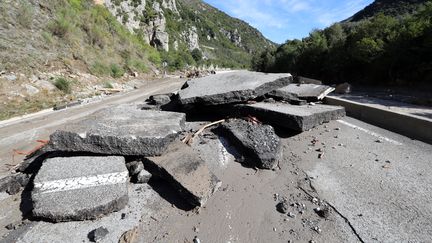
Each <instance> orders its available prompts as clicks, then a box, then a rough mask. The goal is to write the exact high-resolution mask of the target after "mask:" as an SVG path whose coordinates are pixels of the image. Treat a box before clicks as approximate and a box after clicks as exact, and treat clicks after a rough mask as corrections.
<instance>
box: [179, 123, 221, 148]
mask: <svg viewBox="0 0 432 243" xmlns="http://www.w3.org/2000/svg"><path fill="white" fill-rule="evenodd" d="M223 122H225V119H224V120H219V121H216V122H212V123H210V124H207V125H205V126H203V127H201V128H200V129H199V130H198V131H197V132H195V133H194V134H192V135H188V136H186V137H185V138H184V139H183V140H182V142H183V143H185V144H187V145H191V144H192V142H193V140H194V138H196V137H197V136H199V135H200V134H201V133H202V132H204V130H205V129H207V128H209V127H212V126H215V125H218V124H221V123H223Z"/></svg>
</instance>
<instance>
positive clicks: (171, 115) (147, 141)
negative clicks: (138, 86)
mask: <svg viewBox="0 0 432 243" xmlns="http://www.w3.org/2000/svg"><path fill="white" fill-rule="evenodd" d="M332 91H333V89H332V88H330V87H328V86H324V85H317V84H293V78H292V76H291V75H290V74H264V73H256V72H248V71H236V72H229V73H225V74H220V75H212V76H207V77H203V78H198V79H194V80H189V81H188V82H186V83H185V85H183V87H182V89H181V90H179V91H178V93H175V94H160V95H153V96H152V97H150V99H149V100H147V102H146V104H126V105H120V106H115V107H110V108H106V109H104V110H101V111H98V112H96V113H93V114H92V115H90V116H88V117H87V118H86V119H84V120H81V121H78V122H75V123H72V124H69V125H67V126H65V127H64V129H62V130H59V131H56V132H54V133H53V134H52V135H51V137H50V140H49V142H48V143H47V144H46V146H44V147H43V148H41V149H40V150H38V151H36V152H35V153H33V154H32V155H30V156H28V158H26V160H25V161H24V162H23V163H22V164H21V166H20V167H19V168H18V171H20V172H21V173H23V174H25V175H27V174H30V175H32V177H31V180H30V184H31V185H32V187H30V188H31V190H32V191H31V199H32V203H33V210H32V215H33V217H35V218H36V219H42V220H47V221H51V222H59V221H76V220H92V219H96V218H100V217H103V216H104V215H107V214H110V213H112V212H115V211H118V210H121V209H122V208H124V207H125V206H126V205H127V204H128V185H129V183H147V182H148V181H149V180H150V179H151V178H153V177H155V178H159V179H162V180H165V181H166V182H167V183H168V184H169V185H171V186H172V188H173V189H174V190H176V191H177V192H178V194H179V195H180V196H181V197H183V198H184V199H185V200H186V201H187V202H188V203H189V204H190V205H191V206H194V207H202V206H203V205H205V203H206V202H207V201H208V200H209V199H210V197H211V196H212V194H213V193H215V192H216V191H217V190H218V188H219V187H220V186H221V182H220V181H219V179H218V178H217V177H216V176H215V175H214V174H213V173H212V171H211V170H210V169H209V166H208V161H207V159H206V155H204V154H200V152H199V151H196V150H195V149H194V148H193V147H191V146H189V143H190V142H192V140H191V139H189V140H188V139H184V141H183V142H182V141H181V139H182V138H181V137H180V134H185V133H187V131H185V123H186V121H187V118H189V115H190V114H209V113H210V114H212V115H216V116H220V117H223V118H224V119H225V120H222V122H216V123H212V125H214V126H216V128H215V129H213V130H212V132H213V133H214V134H215V137H217V136H220V137H224V138H226V139H228V141H229V142H230V143H232V145H233V146H235V147H236V148H238V150H239V151H240V153H241V154H242V155H243V157H244V158H243V160H242V161H240V162H241V163H243V164H244V165H245V166H247V167H256V168H260V169H269V170H271V169H276V168H277V167H278V165H279V163H283V161H280V160H281V158H282V156H281V154H282V152H281V142H280V138H279V136H278V135H277V132H275V130H277V129H279V128H281V129H290V130H293V131H297V132H302V131H307V130H309V129H311V128H313V127H315V126H317V125H319V124H322V123H325V122H329V121H330V120H333V119H338V118H339V117H342V116H344V115H345V110H344V109H343V108H342V107H336V106H328V105H322V104H315V103H310V102H311V101H314V102H317V101H319V100H321V99H322V98H324V97H325V96H326V95H327V94H328V93H330V92H332ZM205 128H207V127H205ZM205 128H203V129H201V130H199V131H197V132H196V133H195V134H189V137H190V138H193V137H195V136H197V135H199V133H200V132H202V130H204V129H205ZM275 128H276V129H275ZM186 140H187V141H188V142H185V141H186ZM27 177H28V176H27ZM13 182H16V180H13ZM15 184H17V183H15ZM18 184H19V183H18ZM6 189H10V187H7V188H6ZM6 189H5V190H6Z"/></svg>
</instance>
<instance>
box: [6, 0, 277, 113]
mask: <svg viewBox="0 0 432 243" xmlns="http://www.w3.org/2000/svg"><path fill="white" fill-rule="evenodd" d="M273 45H274V44H273V43H272V42H271V41H269V40H267V39H266V38H264V37H263V35H262V34H261V33H260V32H259V31H257V30H256V29H255V28H253V27H251V26H250V25H248V24H247V23H245V22H243V21H241V20H239V19H236V18H232V17H230V16H228V15H227V14H225V13H223V12H221V11H219V10H218V9H216V8H214V7H212V6H210V5H208V4H206V3H204V2H202V1H200V0H55V1H52V0H18V1H15V0H1V1H0V120H2V119H6V118H9V117H12V116H16V115H21V114H25V113H28V112H35V111H38V110H41V109H45V108H50V107H52V106H53V105H54V104H59V103H60V104H63V103H67V102H71V101H74V100H77V99H82V98H88V97H92V96H95V95H99V94H100V93H101V92H103V91H100V90H104V89H106V88H115V89H132V88H133V87H135V86H137V85H138V84H137V83H136V81H139V80H146V79H148V76H154V75H157V74H159V73H160V72H161V70H162V69H168V70H169V71H176V70H184V69H187V68H191V67H203V66H206V67H212V66H213V67H216V66H218V67H231V68H246V67H249V66H250V60H251V58H252V56H253V54H254V53H259V52H261V51H263V50H264V49H265V48H266V47H269V46H273Z"/></svg>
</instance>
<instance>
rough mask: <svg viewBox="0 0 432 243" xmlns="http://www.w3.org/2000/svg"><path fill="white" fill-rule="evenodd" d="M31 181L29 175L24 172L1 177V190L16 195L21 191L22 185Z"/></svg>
mask: <svg viewBox="0 0 432 243" xmlns="http://www.w3.org/2000/svg"><path fill="white" fill-rule="evenodd" d="M28 181H29V176H28V175H26V174H22V173H17V174H14V175H10V176H6V177H4V178H2V179H0V192H6V193H8V194H9V195H15V194H17V193H18V192H20V190H21V187H25V186H26V185H27V183H28Z"/></svg>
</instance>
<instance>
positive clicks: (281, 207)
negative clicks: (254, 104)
mask: <svg viewBox="0 0 432 243" xmlns="http://www.w3.org/2000/svg"><path fill="white" fill-rule="evenodd" d="M276 209H277V211H278V212H279V213H283V214H285V213H287V212H288V209H289V205H288V202H287V201H286V200H282V201H281V202H279V203H278V204H277V205H276Z"/></svg>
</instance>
